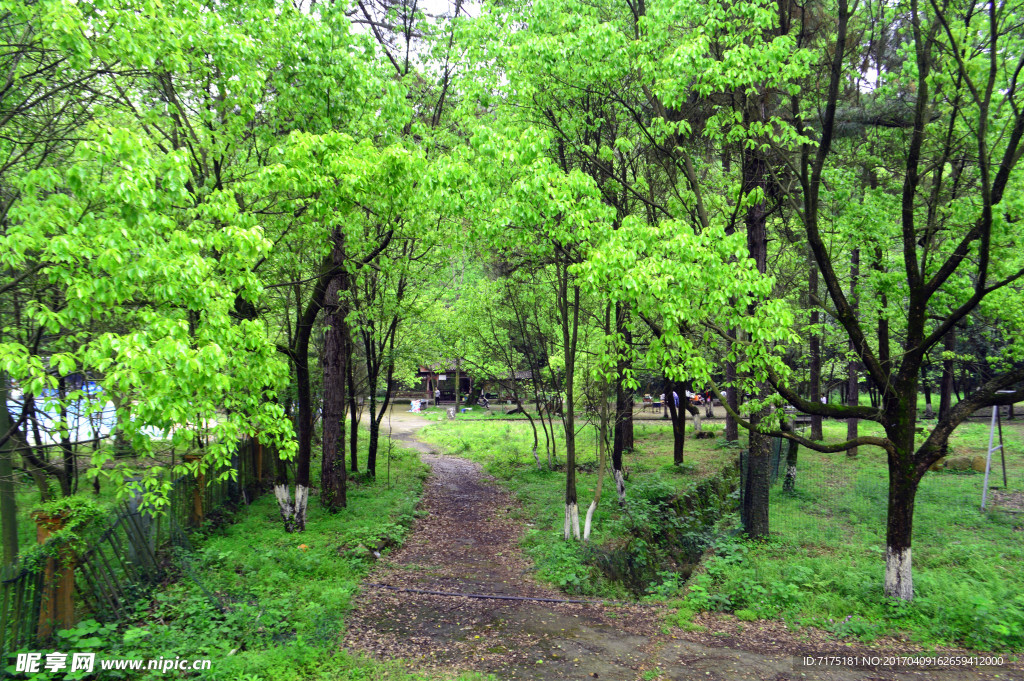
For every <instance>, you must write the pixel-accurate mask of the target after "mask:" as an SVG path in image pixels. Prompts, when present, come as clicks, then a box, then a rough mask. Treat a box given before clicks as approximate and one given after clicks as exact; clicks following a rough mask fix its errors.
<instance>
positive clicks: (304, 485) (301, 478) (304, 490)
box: [278, 353, 313, 532]
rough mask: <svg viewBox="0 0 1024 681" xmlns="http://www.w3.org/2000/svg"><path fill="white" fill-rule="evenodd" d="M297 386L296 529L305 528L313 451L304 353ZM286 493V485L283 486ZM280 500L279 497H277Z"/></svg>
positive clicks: (298, 371) (311, 412)
mask: <svg viewBox="0 0 1024 681" xmlns="http://www.w3.org/2000/svg"><path fill="white" fill-rule="evenodd" d="M295 378H296V380H297V382H298V388H299V395H298V397H299V399H298V402H299V405H298V406H299V432H298V436H299V452H298V455H297V458H296V460H295V502H294V504H293V505H292V523H293V526H294V528H295V530H296V531H298V532H302V531H303V530H305V529H306V504H307V502H308V501H309V466H310V459H311V458H312V452H313V396H312V392H311V389H310V385H309V361H308V358H307V356H306V353H303V354H302V357H301V358H300V359H299V361H297V362H296V363H295ZM285 494H287V487H286V488H285ZM278 500H279V501H280V497H278Z"/></svg>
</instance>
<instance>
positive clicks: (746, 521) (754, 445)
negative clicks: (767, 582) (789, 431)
mask: <svg viewBox="0 0 1024 681" xmlns="http://www.w3.org/2000/svg"><path fill="white" fill-rule="evenodd" d="M764 114H765V110H764V102H763V101H762V102H757V101H755V102H752V103H751V106H748V108H747V111H745V112H744V119H745V120H746V121H747V122H755V121H758V122H759V121H761V120H762V119H763V118H764ZM767 181H768V163H767V160H766V159H765V158H764V156H762V155H761V153H760V152H758V151H757V150H754V149H747V150H744V152H743V190H744V192H747V193H749V192H752V191H754V190H755V189H757V190H760V191H761V193H762V196H765V195H766V194H765V192H766V188H767ZM767 217H768V214H767V204H766V202H765V200H764V199H763V198H762V200H761V201H759V202H757V203H755V204H753V205H751V206H750V207H749V208H747V212H746V215H745V216H744V223H745V224H746V228H747V253H748V255H749V257H750V259H751V260H753V261H754V264H755V266H756V267H757V271H758V272H760V273H761V274H764V273H765V272H766V271H767V269H768V232H767ZM753 311H754V310H753V308H752V307H751V309H750V312H751V313H753ZM767 394H768V390H767V386H766V385H764V384H763V383H759V384H758V386H757V393H756V395H755V396H754V397H755V399H764V397H765V396H766V395H767ZM766 415H767V409H764V408H759V409H754V408H751V413H750V425H751V430H750V435H749V440H748V443H749V444H748V447H747V450H748V456H747V479H746V489H745V490H744V495H743V504H742V508H741V509H740V513H741V519H742V521H743V528H744V529H745V530H746V533H747V535H748V536H749V537H751V538H752V539H765V538H767V537H768V529H769V528H768V483H769V479H768V471H769V460H770V455H771V440H770V439H769V438H768V436H767V435H764V434H762V433H760V432H759V431H758V430H757V428H758V426H759V425H760V423H761V421H762V419H763V418H764V417H765V416H766Z"/></svg>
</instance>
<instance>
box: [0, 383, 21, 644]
mask: <svg viewBox="0 0 1024 681" xmlns="http://www.w3.org/2000/svg"><path fill="white" fill-rule="evenodd" d="M8 385H9V383H8V380H7V374H5V373H0V440H4V442H3V443H2V444H0V537H2V538H0V541H2V543H3V565H11V564H13V563H14V561H15V560H17V559H18V507H17V497H16V496H15V488H14V437H13V436H14V422H13V420H12V419H11V415H10V412H8V411H7V397H8V395H7V393H8ZM5 625H6V623H5Z"/></svg>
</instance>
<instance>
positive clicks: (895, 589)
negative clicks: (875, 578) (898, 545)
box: [885, 547, 914, 601]
mask: <svg viewBox="0 0 1024 681" xmlns="http://www.w3.org/2000/svg"><path fill="white" fill-rule="evenodd" d="M885 595H886V596H889V597H890V598H898V599H900V600H903V601H911V600H913V599H914V577H913V572H912V570H911V554H910V547H907V548H905V549H903V550H896V549H893V548H892V547H886V550H885Z"/></svg>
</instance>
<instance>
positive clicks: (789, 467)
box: [782, 440, 800, 493]
mask: <svg viewBox="0 0 1024 681" xmlns="http://www.w3.org/2000/svg"><path fill="white" fill-rule="evenodd" d="M799 451H800V445H799V443H797V441H796V440H787V441H786V479H785V480H783V482H782V491H783V492H790V493H792V492H795V491H796V464H797V455H798V453H799Z"/></svg>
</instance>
